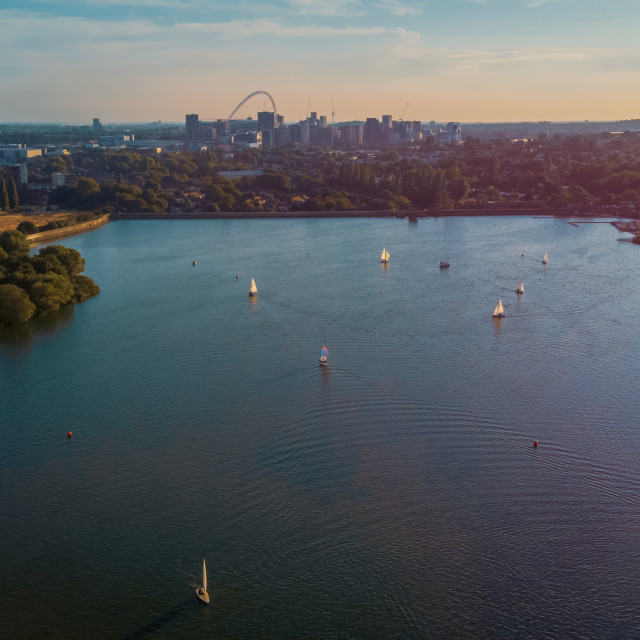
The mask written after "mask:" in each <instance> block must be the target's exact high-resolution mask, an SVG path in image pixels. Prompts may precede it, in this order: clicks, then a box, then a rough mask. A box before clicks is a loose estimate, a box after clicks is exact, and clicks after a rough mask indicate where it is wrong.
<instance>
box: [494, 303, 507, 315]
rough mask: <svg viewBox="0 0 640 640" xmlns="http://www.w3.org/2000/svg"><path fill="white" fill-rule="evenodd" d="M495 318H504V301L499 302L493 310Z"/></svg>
mask: <svg viewBox="0 0 640 640" xmlns="http://www.w3.org/2000/svg"><path fill="white" fill-rule="evenodd" d="M493 317H494V318H504V307H503V306H502V300H498V304H497V306H496V308H495V309H494V310H493Z"/></svg>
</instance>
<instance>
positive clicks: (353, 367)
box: [0, 218, 640, 640]
mask: <svg viewBox="0 0 640 640" xmlns="http://www.w3.org/2000/svg"><path fill="white" fill-rule="evenodd" d="M616 237H617V232H616V230H615V229H614V228H613V227H611V226H610V225H607V224H580V225H579V226H578V227H575V226H571V225H568V224H566V222H564V221H562V220H557V219H536V218H499V219H497V218H491V219H487V218H440V219H421V220H419V221H418V223H415V224H411V223H409V222H408V221H407V220H401V219H399V220H393V219H362V220H356V219H351V220H340V219H331V220H329V219H326V220H220V221H211V220H186V221H122V222H115V223H111V224H109V225H108V226H106V227H104V228H102V229H99V230H97V231H95V232H92V233H89V234H85V235H81V236H77V237H73V238H69V239H67V240H65V241H62V242H61V244H64V245H66V246H69V247H73V248H75V249H78V250H79V251H80V252H81V253H82V255H83V256H84V257H85V258H86V260H87V270H86V274H87V275H89V276H90V277H92V278H93V279H94V280H95V281H96V283H97V284H98V285H99V286H100V288H101V290H102V292H101V293H100V295H99V296H97V297H96V298H93V299H91V300H89V301H87V302H86V303H84V304H82V305H77V306H76V307H75V308H74V309H65V310H62V311H61V312H60V313H59V314H58V315H57V316H56V317H55V318H49V319H43V320H42V321H39V322H37V323H32V324H30V325H24V326H20V327H16V328H13V329H11V330H9V331H4V332H3V333H2V334H1V335H0V400H1V416H2V417H1V420H0V425H1V426H0V435H1V438H2V446H1V447H0V541H1V542H2V544H0V635H1V636H2V637H3V638H11V639H14V638H64V639H85V638H123V639H124V638H176V639H189V640H196V639H200V638H203V639H204V638H274V639H280V638H284V639H289V638H290V639H294V638H295V639H299V638H363V639H365V638H398V639H404V638H412V639H413V638H415V639H424V638H452V639H453V638H455V639H458V638H487V639H495V638H504V639H513V638H545V639H552V638H558V639H560V638H563V639H564V638H593V639H600V640H602V639H606V638H620V639H623V638H638V637H640V608H639V607H638V603H639V602H640V539H639V538H640V533H639V532H640V497H639V496H640V474H639V469H640V437H639V429H640V424H639V419H638V416H639V415H640V394H639V393H638V383H639V382H640V350H639V340H638V328H639V326H640V325H639V323H638V309H640V287H639V286H638V283H639V282H640V248H639V247H637V246H634V245H631V244H629V243H620V242H616ZM383 247H385V248H386V249H387V251H389V253H390V262H389V264H388V265H387V266H385V265H382V264H380V262H379V260H380V254H381V251H382V248H383ZM545 252H548V254H549V263H548V265H546V266H543V265H542V264H541V259H542V256H543V255H544V253H545ZM522 254H524V255H522ZM444 259H447V260H449V261H450V263H451V267H450V268H449V269H442V270H440V269H439V268H438V262H439V261H440V260H444ZM193 260H196V261H197V265H196V266H195V267H194V266H192V261H193ZM236 275H237V276H238V279H236ZM252 277H253V278H255V280H256V283H257V286H258V296H257V297H256V298H255V299H253V300H252V299H250V298H249V296H248V295H247V294H248V290H249V285H250V281H251V278H252ZM520 280H522V281H523V282H524V295H521V296H517V295H516V294H515V288H516V287H517V285H518V282H519V281H520ZM499 298H501V299H502V301H503V304H504V306H505V313H506V317H505V318H504V319H502V320H499V321H497V320H492V318H491V312H492V310H493V308H494V307H495V305H496V304H497V302H498V299H499ZM325 340H326V343H327V346H328V349H329V365H328V366H327V367H324V368H323V367H319V366H318V357H319V355H320V349H321V347H322V346H323V344H324V342H325ZM67 431H72V432H73V436H72V438H71V439H70V440H67V438H66V433H67ZM534 440H537V441H538V442H539V446H538V447H537V448H534V447H533V445H532V443H533V441H534ZM203 557H204V558H206V561H207V567H208V569H209V593H210V596H211V599H212V603H211V604H210V605H208V606H207V605H203V604H202V603H201V602H200V601H199V600H198V599H197V598H196V597H195V593H194V590H195V588H196V586H197V584H198V582H199V579H200V576H199V573H200V568H201V566H202V559H203Z"/></svg>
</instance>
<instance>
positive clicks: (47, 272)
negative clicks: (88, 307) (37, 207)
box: [0, 231, 100, 327]
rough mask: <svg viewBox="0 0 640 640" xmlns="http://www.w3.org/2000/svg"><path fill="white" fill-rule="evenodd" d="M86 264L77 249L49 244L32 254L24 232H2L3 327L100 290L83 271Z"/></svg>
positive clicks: (0, 322) (0, 299)
mask: <svg viewBox="0 0 640 640" xmlns="http://www.w3.org/2000/svg"><path fill="white" fill-rule="evenodd" d="M84 267H85V260H84V258H83V257H82V256H81V255H80V253H79V252H78V251H76V250H75V249H69V248H67V247H63V246H59V245H50V246H48V247H43V248H42V249H40V251H39V252H38V253H37V254H36V255H34V256H30V255H29V243H28V242H27V239H26V237H25V235H24V234H22V233H20V232H19V231H5V232H4V233H2V234H0V327H2V326H5V325H9V324H16V323H19V322H26V321H27V320H29V319H30V318H31V317H33V316H34V315H36V314H37V315H43V314H46V313H48V312H49V311H55V310H56V309H59V308H60V306H61V305H63V304H68V303H72V302H74V303H75V302H84V301H85V300H87V299H88V298H91V297H92V296H95V295H97V294H98V293H100V289H99V288H98V286H97V285H96V284H95V283H94V282H93V280H92V279H91V278H88V277H87V276H83V275H81V273H82V272H83V271H84Z"/></svg>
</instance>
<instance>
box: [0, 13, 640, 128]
mask: <svg viewBox="0 0 640 640" xmlns="http://www.w3.org/2000/svg"><path fill="white" fill-rule="evenodd" d="M3 7H4V8H3V9H2V10H0V53H2V60H3V65H2V68H3V79H4V86H5V87H9V88H10V89H9V90H7V91H4V92H2V95H0V118H1V119H2V121H4V122H7V123H19V122H24V123H36V122H37V123H47V122H64V123H70V124H83V123H87V122H91V118H93V117H99V118H100V119H101V121H102V122H104V123H110V122H129V123H131V122H144V123H147V122H153V121H157V120H162V121H163V122H183V121H184V115H185V114H186V113H198V114H199V115H200V117H201V118H203V119H208V118H226V117H227V116H228V115H229V114H230V113H231V111H232V110H233V109H234V108H235V107H236V106H237V105H238V103H239V102H240V101H241V100H242V99H243V98H245V97H246V96H247V95H249V94H250V93H252V92H253V91H256V90H264V91H268V92H269V93H270V94H271V95H272V96H273V97H274V100H275V102H276V106H277V110H278V112H279V113H280V114H282V115H283V116H284V117H285V120H287V121H290V122H292V121H297V120H299V119H301V118H304V117H305V116H306V113H307V111H308V110H313V111H316V112H317V113H318V114H319V115H320V114H322V115H326V116H327V117H328V119H329V120H330V119H331V113H332V111H333V110H335V119H336V121H348V120H363V119H364V118H366V117H370V116H375V117H380V115H382V114H391V115H392V116H393V117H394V118H396V119H397V118H399V117H400V116H401V115H404V118H405V119H407V120H422V121H427V122H428V121H431V120H434V121H436V122H447V121H451V120H454V121H460V122H469V123H480V122H482V123H486V124H491V123H502V122H540V121H550V122H580V121H584V120H590V121H611V122H615V121H621V120H629V119H634V117H636V116H637V115H638V113H637V112H635V111H634V108H635V105H636V104H638V102H639V98H640V83H639V82H638V80H639V79H640V48H639V47H638V46H637V34H636V31H637V29H636V25H637V24H638V19H640V4H639V3H638V2H636V0H610V1H609V2H607V3H604V2H602V1H601V0H430V1H419V0H404V1H403V0H375V1H373V2H370V3H366V2H364V1H363V0H323V1H320V0H315V1H313V0H271V1H268V2H256V1H254V0H237V1H234V2H230V1H228V0H220V1H215V0H214V1H207V0H182V1H173V0H103V1H100V2H99V1H98V0H88V1H86V2H85V1H81V0H59V1H58V0H56V2H38V1H35V0H5V2H4V3H3ZM331 96H333V105H334V106H333V108H332V102H331ZM263 98H264V96H258V97H256V98H254V99H253V100H252V101H250V102H248V103H247V105H246V112H245V111H242V110H241V112H240V113H239V114H238V116H240V117H244V116H245V115H252V116H254V117H255V114H256V112H257V111H260V110H263V109H265V108H268V109H270V108H271V107H270V105H268V104H267V101H266V100H263ZM263 103H264V104H263Z"/></svg>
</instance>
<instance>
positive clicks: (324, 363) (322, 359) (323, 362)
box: [320, 356, 327, 366]
mask: <svg viewBox="0 0 640 640" xmlns="http://www.w3.org/2000/svg"><path fill="white" fill-rule="evenodd" d="M320 364H321V365H322V366H324V365H326V364H327V357H326V356H320Z"/></svg>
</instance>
